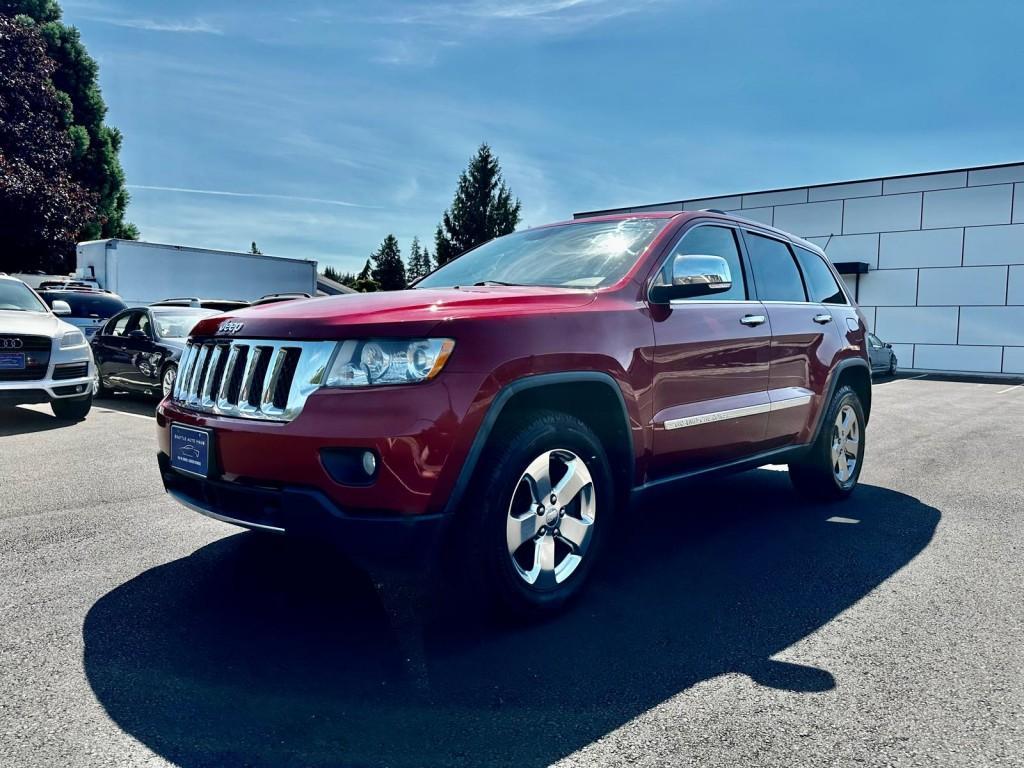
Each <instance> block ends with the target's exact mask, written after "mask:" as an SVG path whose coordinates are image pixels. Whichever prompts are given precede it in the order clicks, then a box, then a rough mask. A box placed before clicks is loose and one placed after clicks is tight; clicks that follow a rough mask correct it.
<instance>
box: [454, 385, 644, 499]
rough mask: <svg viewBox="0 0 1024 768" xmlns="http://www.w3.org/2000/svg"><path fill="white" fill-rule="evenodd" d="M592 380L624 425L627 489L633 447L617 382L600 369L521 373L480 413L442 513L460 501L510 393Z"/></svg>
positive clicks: (633, 462)
mask: <svg viewBox="0 0 1024 768" xmlns="http://www.w3.org/2000/svg"><path fill="white" fill-rule="evenodd" d="M594 382H596V383H600V384H603V385H605V386H606V387H608V388H609V389H610V390H611V391H612V392H614V393H615V397H616V398H617V400H618V402H619V409H620V412H621V415H622V423H623V427H624V428H625V432H626V438H627V440H628V441H629V457H630V464H629V467H628V478H627V481H628V486H629V488H630V489H631V488H632V487H633V486H634V484H635V473H636V458H635V457H636V453H635V451H634V446H633V430H632V429H630V427H629V411H628V410H627V409H626V399H625V398H624V397H623V395H622V389H621V387H619V384H618V382H616V381H615V379H614V378H612V376H610V375H609V374H607V373H603V372H601V371H560V372H557V373H538V374H533V375H530V376H524V377H522V378H519V379H515V380H513V381H511V382H509V383H508V384H506V385H505V386H503V387H502V388H501V390H499V391H498V394H497V395H495V397H494V399H493V400H492V401H491V404H490V405H489V406H488V408H487V413H486V414H484V420H483V422H481V424H480V428H479V429H478V430H477V433H476V435H475V436H474V438H473V443H472V445H470V448H469V453H468V454H467V455H466V460H465V461H464V462H463V463H462V468H461V469H460V470H459V476H458V478H457V479H456V481H455V486H454V487H453V488H452V492H451V495H450V496H449V497H448V502H447V503H446V504H445V508H444V511H445V512H446V513H454V512H455V511H456V510H457V509H458V507H459V504H460V503H461V502H462V497H463V496H464V495H465V493H466V490H467V489H468V488H469V484H470V482H471V481H472V479H473V473H474V472H475V471H476V466H477V464H478V463H479V461H480V457H481V455H483V452H484V448H486V446H487V441H488V440H489V439H490V436H491V432H492V431H493V429H494V425H495V424H496V423H497V422H498V419H499V417H500V416H501V413H502V411H503V410H504V409H505V406H506V405H508V403H509V401H510V400H511V399H512V398H513V397H514V396H516V395H518V394H519V393H521V392H524V391H526V390H528V389H537V388H539V387H547V386H551V385H554V384H578V383H594Z"/></svg>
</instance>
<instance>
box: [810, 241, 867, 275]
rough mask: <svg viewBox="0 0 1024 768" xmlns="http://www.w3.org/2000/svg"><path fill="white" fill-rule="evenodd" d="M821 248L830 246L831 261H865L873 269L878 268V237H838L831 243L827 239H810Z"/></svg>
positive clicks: (828, 252) (828, 251)
mask: <svg viewBox="0 0 1024 768" xmlns="http://www.w3.org/2000/svg"><path fill="white" fill-rule="evenodd" d="M808 239H809V240H810V241H811V242H812V243H814V244H815V245H816V246H818V247H819V248H824V247H825V246H826V245H828V250H827V251H825V253H826V254H828V257H829V259H831V260H832V261H833V262H837V261H864V262H867V263H868V264H870V265H871V268H872V269H877V268H878V235H876V234H869V235H837V236H836V237H833V238H832V241H831V242H829V239H828V238H827V237H812V238H808Z"/></svg>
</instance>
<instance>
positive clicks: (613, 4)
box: [381, 0, 664, 34]
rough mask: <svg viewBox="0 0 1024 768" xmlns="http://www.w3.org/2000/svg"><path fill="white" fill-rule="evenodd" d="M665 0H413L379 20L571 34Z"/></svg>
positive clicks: (457, 27) (439, 25) (438, 25)
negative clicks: (526, 27) (514, 27)
mask: <svg viewBox="0 0 1024 768" xmlns="http://www.w3.org/2000/svg"><path fill="white" fill-rule="evenodd" d="M662 2H664V0H511V2H510V1H509V0H472V2H468V3H450V2H448V3H444V2H443V3H429V2H427V3H421V2H414V3H409V4H406V5H404V6H401V9H400V10H399V11H397V12H396V13H394V14H392V15H391V16H389V17H385V18H384V19H381V21H390V22H392V23H402V24H422V25H429V26H437V27H445V28H451V29H463V30H465V29H466V27H467V25H469V27H470V29H472V28H476V29H480V28H482V27H487V26H491V25H494V24H504V25H512V24H517V25H520V26H524V25H529V26H530V27H532V28H535V29H540V30H541V31H546V32H551V33H555V34H559V33H562V34H564V33H571V32H575V31H577V30H579V29H581V28H584V27H589V26H593V25H596V24H600V23H602V22H605V21H609V20H611V19H615V18H618V17H620V16H626V15H628V14H633V13H638V12H640V11H643V10H646V9H649V8H650V7H652V6H654V5H657V4H660V3H662Z"/></svg>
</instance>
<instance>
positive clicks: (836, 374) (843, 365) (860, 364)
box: [807, 357, 871, 446]
mask: <svg viewBox="0 0 1024 768" xmlns="http://www.w3.org/2000/svg"><path fill="white" fill-rule="evenodd" d="M853 368H863V369H864V372H865V373H866V374H867V375H868V382H869V385H870V382H871V366H870V365H869V364H868V361H867V360H864V359H863V358H860V357H848V358H846V359H845V360H840V361H839V362H838V363H836V366H835V368H833V369H832V375H831V377H830V378H829V381H828V390H827V396H826V397H825V402H824V403H823V405H822V408H821V413H819V414H818V424H817V426H816V427H815V428H814V436H813V437H812V438H811V441H810V442H809V443H808V444H807V445H808V446H811V445H814V444H815V443H817V442H818V437H819V436H820V435H821V429H822V427H823V426H824V425H825V414H826V413H827V411H828V404H829V403H831V402H832V397H833V395H835V393H836V387H837V386H838V384H839V378H840V376H841V375H842V373H843V371H846V370H849V369H853ZM865 420H866V419H865ZM865 426H867V425H866V424H865Z"/></svg>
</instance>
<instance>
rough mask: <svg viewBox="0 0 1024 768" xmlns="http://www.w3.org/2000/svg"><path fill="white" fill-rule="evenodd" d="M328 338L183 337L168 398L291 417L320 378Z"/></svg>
mask: <svg viewBox="0 0 1024 768" xmlns="http://www.w3.org/2000/svg"><path fill="white" fill-rule="evenodd" d="M335 346H336V345H335V343H334V342H333V341H281V340H262V339H232V340H230V341H227V340H225V341H221V340H219V339H218V340H214V341H189V343H188V346H187V347H186V348H185V351H184V353H182V356H181V362H180V364H179V366H178V376H177V379H176V380H175V382H174V391H173V392H172V395H171V396H172V399H173V400H174V401H175V402H177V403H180V404H181V405H183V406H185V407H186V408H188V409H190V410H196V411H201V412H204V413H213V414H217V415H219V416H233V417H236V418H242V419H262V420H264V421H291V420H292V419H294V418H295V417H296V416H298V415H299V413H301V412H302V408H303V406H304V405H305V404H306V399H307V398H308V397H309V396H310V395H311V394H312V393H313V392H314V391H315V390H316V389H317V388H318V387H319V386H320V385H321V384H322V383H323V379H324V376H325V375H326V372H327V366H328V364H329V363H330V360H331V355H332V354H333V353H334V349H335Z"/></svg>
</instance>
